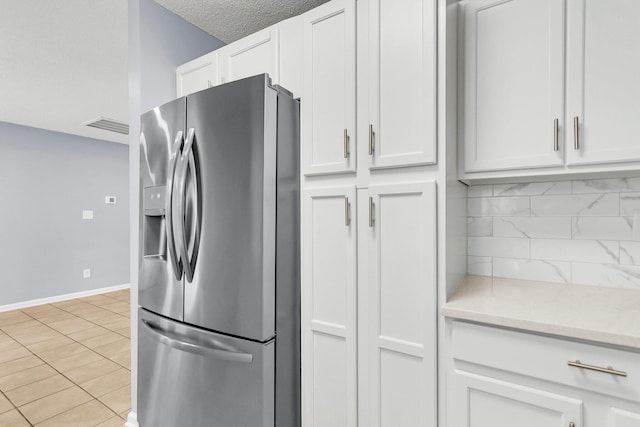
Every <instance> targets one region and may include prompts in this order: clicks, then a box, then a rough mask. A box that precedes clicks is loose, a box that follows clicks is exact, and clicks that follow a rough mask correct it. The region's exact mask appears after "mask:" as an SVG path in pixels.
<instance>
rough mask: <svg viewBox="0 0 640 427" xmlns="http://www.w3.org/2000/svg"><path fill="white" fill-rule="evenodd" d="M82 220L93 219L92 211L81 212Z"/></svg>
mask: <svg viewBox="0 0 640 427" xmlns="http://www.w3.org/2000/svg"><path fill="white" fill-rule="evenodd" d="M82 219H93V211H82Z"/></svg>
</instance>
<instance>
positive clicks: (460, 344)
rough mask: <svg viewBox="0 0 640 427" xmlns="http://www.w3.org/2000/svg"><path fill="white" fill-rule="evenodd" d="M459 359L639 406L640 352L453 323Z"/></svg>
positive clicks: (456, 359)
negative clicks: (611, 397)
mask: <svg viewBox="0 0 640 427" xmlns="http://www.w3.org/2000/svg"><path fill="white" fill-rule="evenodd" d="M453 325H454V326H453V335H452V340H453V341H452V352H453V358H454V361H455V362H456V363H457V364H458V365H460V363H458V362H463V363H467V364H471V365H466V366H467V368H465V369H468V368H469V366H470V367H471V369H472V368H473V365H480V366H484V367H489V368H493V369H497V370H500V371H506V372H511V373H516V374H520V375H525V376H528V377H532V378H538V379H542V380H546V381H550V382H554V383H558V384H563V385H567V386H571V387H576V388H580V389H584V390H588V391H592V392H595V393H600V394H605V395H610V396H615V397H619V398H622V399H626V400H631V401H636V402H640V353H638V352H635V351H632V350H631V349H629V350H628V351H627V350H626V349H620V348H611V347H605V346H600V345H597V344H592V343H586V342H577V341H571V340H568V339H563V338H561V337H549V336H542V335H538V334H533V333H527V332H519V331H513V330H506V329H501V328H497V327H492V326H483V325H478V324H472V323H466V322H460V321H457V322H454V323H453Z"/></svg>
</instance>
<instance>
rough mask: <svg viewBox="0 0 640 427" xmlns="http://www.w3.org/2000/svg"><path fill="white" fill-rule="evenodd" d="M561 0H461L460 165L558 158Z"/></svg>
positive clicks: (523, 164)
mask: <svg viewBox="0 0 640 427" xmlns="http://www.w3.org/2000/svg"><path fill="white" fill-rule="evenodd" d="M564 27H565V26H564V1H563V0H507V1H505V0H477V1H469V2H467V3H465V4H464V81H463V85H464V126H463V138H464V156H465V157H464V159H465V163H464V167H465V171H466V172H475V171H489V170H504V169H518V168H535V167H546V166H560V165H562V163H563V158H562V143H561V141H559V137H560V126H562V125H563V124H564V115H563V108H564V96H563V91H564V66H563V64H564V51H563V46H564V31H565V28H564Z"/></svg>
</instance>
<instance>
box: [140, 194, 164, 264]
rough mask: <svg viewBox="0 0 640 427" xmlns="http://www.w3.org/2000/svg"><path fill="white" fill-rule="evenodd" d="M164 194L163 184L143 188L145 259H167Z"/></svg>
mask: <svg viewBox="0 0 640 427" xmlns="http://www.w3.org/2000/svg"><path fill="white" fill-rule="evenodd" d="M166 194H167V187H166V186H164V185H162V186H157V187H147V188H145V189H144V194H143V197H144V198H143V202H142V206H143V213H144V215H143V222H144V224H143V225H142V226H143V230H144V231H143V242H142V245H143V248H142V254H143V256H144V258H145V259H152V260H158V261H165V260H166V259H167V242H166V239H167V233H166V226H165V220H166V217H165V204H166Z"/></svg>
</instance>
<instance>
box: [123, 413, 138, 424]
mask: <svg viewBox="0 0 640 427" xmlns="http://www.w3.org/2000/svg"><path fill="white" fill-rule="evenodd" d="M124 427H140V424H138V415H137V414H136V413H135V412H133V411H131V412H129V415H128V416H127V422H126V423H124Z"/></svg>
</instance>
